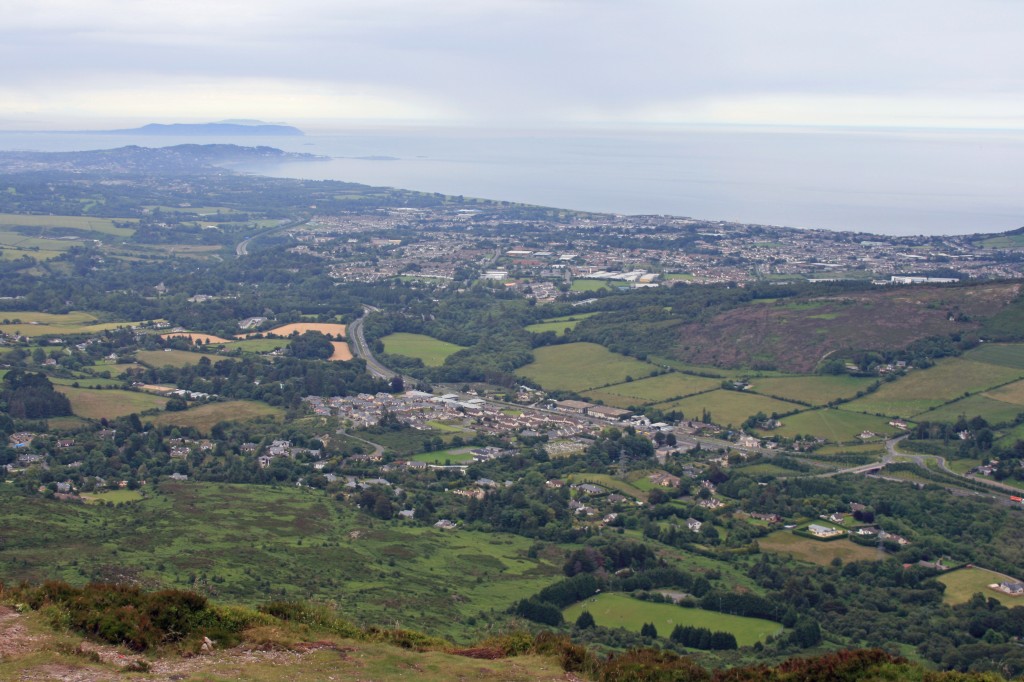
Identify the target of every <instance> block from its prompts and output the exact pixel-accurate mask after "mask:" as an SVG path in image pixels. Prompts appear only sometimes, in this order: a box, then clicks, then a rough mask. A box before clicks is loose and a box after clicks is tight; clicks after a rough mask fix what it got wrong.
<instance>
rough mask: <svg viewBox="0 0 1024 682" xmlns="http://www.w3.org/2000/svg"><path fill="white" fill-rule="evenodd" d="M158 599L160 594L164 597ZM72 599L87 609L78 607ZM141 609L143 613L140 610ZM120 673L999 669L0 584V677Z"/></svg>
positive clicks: (610, 674)
mask: <svg viewBox="0 0 1024 682" xmlns="http://www.w3.org/2000/svg"><path fill="white" fill-rule="evenodd" d="M151 597H157V598H159V599H160V600H161V602H160V603H161V605H159V606H152V603H151V602H150V601H148V600H149V599H150V598H151ZM21 600H24V601H21ZM168 601H170V602H171V603H172V604H173V605H174V606H173V607H166V606H164V604H166V603H167V602H168ZM4 602H6V603H4ZM26 602H27V603H26ZM83 602H84V603H87V604H89V605H90V607H91V609H92V610H90V611H86V610H84V609H83V607H82V603H83ZM112 602H117V603H121V602H124V604H123V605H120V606H117V605H115V604H113V603H112ZM136 606H138V607H139V608H138V610H137V609H136ZM147 608H148V609H149V612H148V614H147V613H141V612H140V611H143V610H144V609H147ZM133 614H134V615H133ZM150 618H152V620H150ZM81 623H88V625H86V626H85V627H82V625H81ZM140 632H145V633H146V634H147V635H149V636H151V637H153V638H154V641H157V638H159V642H160V643H159V644H147V643H146V642H145V640H140V639H139V636H138V635H139V633H140ZM210 635H213V636H212V637H211V636H210ZM83 636H84V638H83ZM118 641H120V643H118ZM131 642H135V643H134V644H130V643H131ZM125 673H133V675H132V678H131V679H136V680H146V681H153V682H156V681H161V682H163V681H169V680H211V679H246V680H267V681H268V682H269V681H274V680H290V681H298V682H302V681H306V680H309V681H313V680H317V681H319V680H325V679H327V680H336V681H338V682H341V681H344V680H391V679H399V678H413V679H416V680H426V681H430V680H438V681H442V680H444V681H447V680H461V679H472V680H507V681H517V680H523V681H526V680H572V681H579V680H584V679H591V680H606V681H608V682H611V681H614V680H623V681H625V680H632V681H634V682H642V681H643V680H666V679H672V680H684V681H685V680H692V681H694V682H705V681H706V682H741V681H743V682H757V681H759V680H765V681H769V680H775V681H778V682H784V681H791V682H797V681H806V682H811V681H812V680H824V679H843V680H849V681H851V682H853V681H856V680H878V679H899V680H908V681H914V680H928V681H929V682H943V681H947V680H948V681H949V682H952V681H953V680H956V681H958V682H973V681H977V682H987V681H991V682H995V681H997V680H1000V679H1001V678H1000V677H998V676H995V675H992V674H962V673H935V672H930V671H926V670H925V669H924V668H922V667H921V666H919V665H916V664H912V663H908V662H907V661H905V660H903V659H899V658H896V657H893V656H891V655H890V654H887V653H885V652H882V651H879V650H860V651H839V652H834V653H829V654H825V655H823V656H820V657H812V658H803V659H791V660H789V661H786V662H785V663H783V664H782V665H780V666H779V667H776V668H771V667H767V666H758V667H740V668H734V669H732V670H720V671H715V672H711V671H708V670H706V669H704V668H703V667H701V666H700V665H698V664H697V663H695V662H693V661H692V660H690V659H689V658H688V657H685V656H682V657H681V656H678V655H675V654H672V653H669V652H664V651H658V650H654V649H634V650H631V651H628V652H620V653H616V654H611V655H607V656H605V655H599V654H596V653H595V652H593V651H591V650H588V649H587V648H585V647H584V646H581V645H579V644H576V643H574V642H573V641H572V640H571V639H569V638H567V637H564V636H559V635H552V634H549V633H546V632H541V633H539V634H537V635H532V634H530V633H527V632H524V631H520V632H513V633H509V634H504V635H501V636H498V637H492V638H490V639H488V640H485V641H483V642H480V643H478V644H477V645H475V646H473V647H469V648H458V647H453V646H452V645H449V644H447V643H446V642H444V641H443V640H438V639H435V638H432V637H429V636H427V635H423V634H420V633H416V632H409V631H402V630H387V629H381V628H367V629H359V628H356V627H354V626H352V625H350V624H349V623H347V622H346V621H344V620H343V619H341V618H339V617H338V616H337V615H336V614H335V613H333V612H332V611H330V610H328V609H325V608H323V607H318V606H314V605H309V604H301V603H277V604H271V605H269V607H268V608H266V609H264V610H262V611H252V610H249V609H243V608H239V607H232V606H219V605H213V604H210V603H207V602H206V600H205V599H203V598H201V597H198V596H197V595H192V594H190V593H184V592H173V593H159V594H147V593H143V592H138V591H137V590H133V589H131V588H119V587H113V586H90V587H88V588H85V589H84V590H76V589H74V588H69V587H68V586H66V585H62V584H57V583H50V584H47V585H45V586H42V587H40V588H31V587H21V588H18V589H16V590H10V589H8V590H5V589H4V588H3V586H2V584H0V677H2V678H3V679H23V680H74V681H75V682H103V681H108V680H120V679H124V674H125Z"/></svg>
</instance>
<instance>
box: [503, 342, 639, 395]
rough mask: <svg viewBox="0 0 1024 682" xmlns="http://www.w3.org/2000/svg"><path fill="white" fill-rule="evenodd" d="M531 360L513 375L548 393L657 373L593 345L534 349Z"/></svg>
mask: <svg viewBox="0 0 1024 682" xmlns="http://www.w3.org/2000/svg"><path fill="white" fill-rule="evenodd" d="M533 356H534V361H533V362H531V363H530V364H528V365H526V366H525V367H520V368H519V369H518V370H517V371H518V373H519V374H521V375H522V376H525V377H527V378H528V379H530V380H532V381H534V382H536V383H538V384H540V385H541V386H543V387H544V388H546V389H548V390H563V391H585V390H587V389H590V388H596V387H598V386H607V385H609V384H620V383H622V382H624V381H625V380H626V377H633V378H636V379H639V378H642V377H646V376H649V375H650V374H651V373H652V372H654V371H655V370H656V369H657V368H656V367H654V365H651V364H650V363H647V362H641V361H640V360H636V359H634V358H630V357H627V356H625V355H619V354H618V353H613V352H611V351H610V350H608V349H607V348H605V347H604V346H599V345H598V344H596V343H567V344H564V345H561V346H546V347H543V348H538V349H536V350H535V351H534V352H533Z"/></svg>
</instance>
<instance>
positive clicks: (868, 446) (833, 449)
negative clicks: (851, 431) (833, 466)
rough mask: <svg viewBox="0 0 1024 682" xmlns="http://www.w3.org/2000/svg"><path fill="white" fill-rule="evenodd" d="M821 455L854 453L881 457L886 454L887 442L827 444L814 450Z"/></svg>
mask: <svg viewBox="0 0 1024 682" xmlns="http://www.w3.org/2000/svg"><path fill="white" fill-rule="evenodd" d="M814 452H815V453H816V454H819V455H826V456H827V455H839V454H846V453H854V454H858V455H878V456H879V457H881V456H882V455H884V454H885V444H884V443H879V442H874V443H855V444H852V445H825V446H823V447H820V448H818V449H817V450H815V451H814Z"/></svg>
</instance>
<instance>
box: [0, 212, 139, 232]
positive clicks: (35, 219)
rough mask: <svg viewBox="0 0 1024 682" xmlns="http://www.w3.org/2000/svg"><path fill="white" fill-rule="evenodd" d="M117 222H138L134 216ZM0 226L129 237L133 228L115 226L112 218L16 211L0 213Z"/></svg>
mask: <svg viewBox="0 0 1024 682" xmlns="http://www.w3.org/2000/svg"><path fill="white" fill-rule="evenodd" d="M117 220H118V222H131V223H137V222H139V221H138V220H137V219H135V218H119V219H117ZM0 226H4V227H38V228H44V229H45V228H48V227H57V228H62V229H65V230H85V231H88V232H100V233H102V234H109V235H111V236H114V237H130V236H132V235H133V234H135V230H133V229H131V228H126V227H116V226H115V225H114V219H112V218H92V217H89V216H67V215H21V214H18V213H0Z"/></svg>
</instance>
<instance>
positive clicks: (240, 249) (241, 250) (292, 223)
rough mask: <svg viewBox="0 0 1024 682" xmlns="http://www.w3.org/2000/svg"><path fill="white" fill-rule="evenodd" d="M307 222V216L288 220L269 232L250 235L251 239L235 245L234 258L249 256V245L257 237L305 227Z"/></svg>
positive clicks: (308, 218)
mask: <svg viewBox="0 0 1024 682" xmlns="http://www.w3.org/2000/svg"><path fill="white" fill-rule="evenodd" d="M309 221H310V217H309V216H304V217H300V218H295V219H294V220H289V221H288V222H284V223H281V224H280V225H277V226H276V227H272V228H270V229H269V230H263V231H262V232H259V233H257V234H254V235H252V236H251V237H247V238H246V239H243V240H242V241H240V242H238V244H236V245H235V257H236V258H241V257H242V256H248V255H249V243H250V242H251V241H252V240H253V239H257V238H259V237H265V236H267V235H268V234H271V233H273V232H279V231H281V230H287V229H289V228H292V227H298V226H299V225H305V224H306V223H308V222H309Z"/></svg>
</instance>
